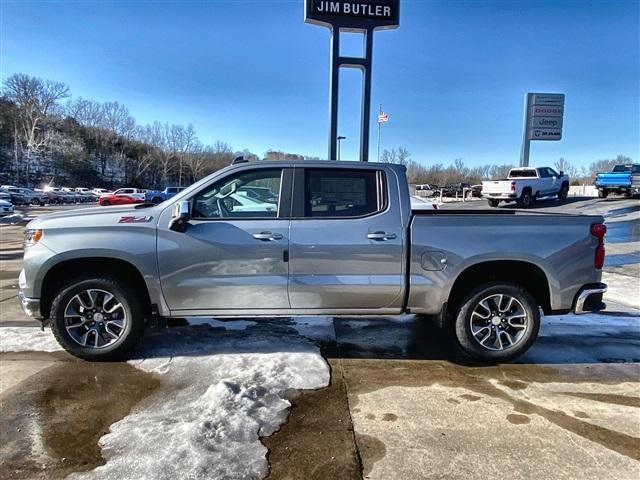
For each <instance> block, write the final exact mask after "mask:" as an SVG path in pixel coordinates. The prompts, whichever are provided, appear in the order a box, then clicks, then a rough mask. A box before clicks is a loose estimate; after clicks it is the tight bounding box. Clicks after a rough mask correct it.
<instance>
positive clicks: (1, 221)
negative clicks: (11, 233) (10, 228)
mask: <svg viewBox="0 0 640 480" xmlns="http://www.w3.org/2000/svg"><path fill="white" fill-rule="evenodd" d="M33 218H34V217H29V216H25V215H22V214H21V213H12V214H11V215H6V216H4V217H0V225H17V224H19V223H28V222H29V221H31V220H33Z"/></svg>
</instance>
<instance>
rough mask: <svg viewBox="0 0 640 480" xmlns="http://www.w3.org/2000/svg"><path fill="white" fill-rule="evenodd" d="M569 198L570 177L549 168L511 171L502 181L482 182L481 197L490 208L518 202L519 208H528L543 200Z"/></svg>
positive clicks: (527, 168)
mask: <svg viewBox="0 0 640 480" xmlns="http://www.w3.org/2000/svg"><path fill="white" fill-rule="evenodd" d="M568 194H569V176H568V175H566V174H565V173H564V172H562V171H561V172H560V173H558V172H556V171H555V170H554V169H553V168H551V167H536V168H533V167H531V168H530V167H521V168H513V169H511V170H510V171H509V175H508V176H507V178H506V179H505V180H487V181H484V182H482V196H483V197H484V198H486V199H487V200H488V201H489V205H490V206H492V207H497V206H498V204H499V203H500V202H501V201H502V202H518V204H519V205H520V206H521V207H523V208H528V207H530V206H531V205H532V204H533V202H534V201H535V200H538V199H541V198H545V197H557V198H558V200H566V198H567V195H568Z"/></svg>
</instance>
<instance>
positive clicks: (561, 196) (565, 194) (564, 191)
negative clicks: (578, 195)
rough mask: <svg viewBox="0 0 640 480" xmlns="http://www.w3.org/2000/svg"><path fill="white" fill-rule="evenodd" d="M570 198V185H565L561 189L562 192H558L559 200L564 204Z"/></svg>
mask: <svg viewBox="0 0 640 480" xmlns="http://www.w3.org/2000/svg"><path fill="white" fill-rule="evenodd" d="M568 196H569V184H568V183H563V184H562V187H560V191H559V192H558V200H560V201H561V202H564V201H565V200H566V199H567V197H568Z"/></svg>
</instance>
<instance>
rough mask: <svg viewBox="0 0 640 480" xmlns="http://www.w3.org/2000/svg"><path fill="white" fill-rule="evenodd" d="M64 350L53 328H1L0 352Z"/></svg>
mask: <svg viewBox="0 0 640 480" xmlns="http://www.w3.org/2000/svg"><path fill="white" fill-rule="evenodd" d="M58 350H62V347H61V346H60V345H59V344H58V342H57V341H56V339H55V338H54V336H53V334H52V333H51V330H49V329H46V330H45V331H44V332H43V331H42V330H40V329H39V328H37V327H2V328H0V352H30V351H35V352H55V351H58Z"/></svg>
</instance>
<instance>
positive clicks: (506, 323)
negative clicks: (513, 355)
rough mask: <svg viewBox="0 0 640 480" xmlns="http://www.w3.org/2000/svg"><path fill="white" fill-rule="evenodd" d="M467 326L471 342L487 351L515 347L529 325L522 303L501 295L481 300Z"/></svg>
mask: <svg viewBox="0 0 640 480" xmlns="http://www.w3.org/2000/svg"><path fill="white" fill-rule="evenodd" d="M469 322H470V327H471V333H472V335H473V338H474V339H475V340H476V342H478V343H479V344H480V345H481V346H482V347H484V348H486V349H487V350H505V349H507V348H510V347H512V346H514V345H516V344H518V343H519V342H520V341H521V340H522V339H523V338H524V336H525V334H526V332H527V329H528V328H529V324H530V320H529V315H528V314H527V311H526V310H525V308H524V306H523V305H522V303H520V302H519V301H518V299H516V298H514V297H512V296H510V295H505V294H501V293H496V294H493V295H490V296H488V297H485V298H483V299H482V300H480V302H478V304H477V305H476V306H475V308H474V309H473V312H471V318H470V320H469Z"/></svg>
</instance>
